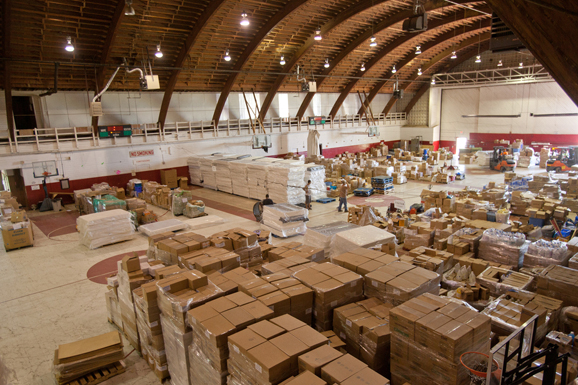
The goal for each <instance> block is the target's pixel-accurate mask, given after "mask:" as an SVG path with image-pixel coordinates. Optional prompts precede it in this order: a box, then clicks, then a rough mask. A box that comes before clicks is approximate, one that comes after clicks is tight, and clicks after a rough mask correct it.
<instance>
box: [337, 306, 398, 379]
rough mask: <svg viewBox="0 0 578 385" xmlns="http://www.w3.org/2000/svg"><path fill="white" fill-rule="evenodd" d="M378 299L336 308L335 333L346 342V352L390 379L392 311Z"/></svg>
mask: <svg viewBox="0 0 578 385" xmlns="http://www.w3.org/2000/svg"><path fill="white" fill-rule="evenodd" d="M391 308H393V306H392V305H391V304H384V303H383V302H381V301H380V300H378V299H377V298H369V299H366V300H364V301H361V302H357V303H350V304H348V305H345V306H342V307H340V308H337V309H335V315H334V317H333V331H334V332H335V333H337V334H338V335H339V336H340V337H341V338H343V339H344V340H345V343H346V349H347V353H349V354H351V355H352V356H354V357H355V358H359V359H360V360H361V361H363V362H364V363H366V364H367V365H368V366H369V367H370V368H371V369H373V370H375V371H376V372H378V373H380V374H382V375H384V376H389V345H390V330H389V311H390V309H391Z"/></svg>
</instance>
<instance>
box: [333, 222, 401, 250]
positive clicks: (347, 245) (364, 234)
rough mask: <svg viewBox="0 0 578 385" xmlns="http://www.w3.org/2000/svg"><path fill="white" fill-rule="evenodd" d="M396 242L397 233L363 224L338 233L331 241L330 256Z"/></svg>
mask: <svg viewBox="0 0 578 385" xmlns="http://www.w3.org/2000/svg"><path fill="white" fill-rule="evenodd" d="M395 242H396V239H395V235H393V234H391V233H390V232H388V231H386V230H383V229H379V228H377V227H375V226H373V225H367V226H361V227H357V228H354V229H350V230H346V231H342V232H339V233H337V234H336V235H335V239H334V240H333V242H332V243H331V250H330V253H329V254H330V255H329V256H330V257H334V256H337V255H341V254H344V253H347V252H349V251H352V250H355V249H358V248H360V247H363V248H369V247H372V246H376V245H384V244H388V243H395Z"/></svg>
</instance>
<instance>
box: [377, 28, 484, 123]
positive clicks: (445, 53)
mask: <svg viewBox="0 0 578 385" xmlns="http://www.w3.org/2000/svg"><path fill="white" fill-rule="evenodd" d="M489 38H490V33H489V32H485V33H483V34H481V35H478V36H472V37H470V38H469V39H466V40H464V41H463V42H461V43H460V45H459V46H458V49H460V48H465V47H467V46H470V45H474V44H480V49H481V43H480V42H481V41H486V40H488V39H489ZM453 50H455V48H448V49H446V50H445V51H443V52H441V53H439V54H437V55H436V56H435V57H433V58H432V59H431V60H430V61H428V62H427V63H425V64H421V69H422V75H421V76H422V77H423V76H424V75H423V73H424V72H426V71H427V70H428V69H429V68H431V67H432V66H433V65H435V64H436V63H437V62H439V61H440V60H443V59H445V58H446V57H448V56H450V55H451V54H452V51H453ZM419 77H420V76H419V75H418V74H417V72H414V73H412V74H411V76H410V77H409V79H405V80H406V81H405V82H404V83H403V85H402V86H400V89H402V90H405V89H406V88H407V87H409V85H410V84H412V82H413V81H414V80H416V79H417V78H419ZM396 102H397V99H396V98H391V99H389V101H388V102H387V104H386V105H385V107H384V109H383V111H382V113H383V114H386V115H387V114H388V113H389V111H391V109H392V107H393V106H394V105H395V103H396Z"/></svg>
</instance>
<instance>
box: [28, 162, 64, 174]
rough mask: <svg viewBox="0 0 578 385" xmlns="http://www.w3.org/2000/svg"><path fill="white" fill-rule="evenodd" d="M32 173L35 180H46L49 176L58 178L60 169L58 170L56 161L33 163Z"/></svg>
mask: <svg viewBox="0 0 578 385" xmlns="http://www.w3.org/2000/svg"><path fill="white" fill-rule="evenodd" d="M32 171H33V173H34V177H35V178H44V177H49V176H57V175H58V169H57V168H56V161H54V160H47V161H43V162H32Z"/></svg>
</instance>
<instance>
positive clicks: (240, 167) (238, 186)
mask: <svg viewBox="0 0 578 385" xmlns="http://www.w3.org/2000/svg"><path fill="white" fill-rule="evenodd" d="M255 159H257V158H254V157H251V156H249V157H246V158H243V159H238V160H233V161H231V162H230V163H229V171H230V174H231V185H232V188H233V194H235V195H240V196H242V197H246V198H249V182H248V180H247V167H248V165H249V164H250V163H251V162H253V161H254V160H255Z"/></svg>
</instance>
